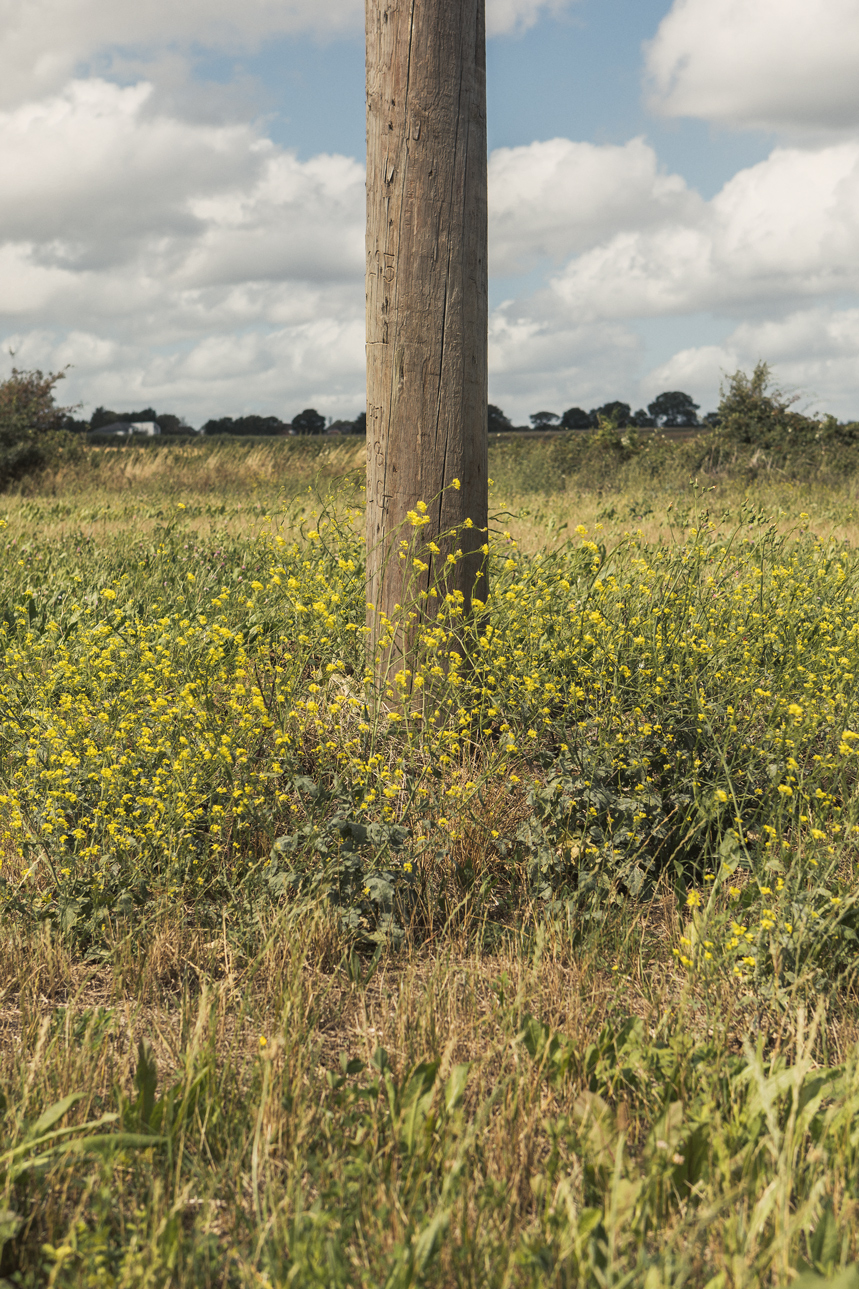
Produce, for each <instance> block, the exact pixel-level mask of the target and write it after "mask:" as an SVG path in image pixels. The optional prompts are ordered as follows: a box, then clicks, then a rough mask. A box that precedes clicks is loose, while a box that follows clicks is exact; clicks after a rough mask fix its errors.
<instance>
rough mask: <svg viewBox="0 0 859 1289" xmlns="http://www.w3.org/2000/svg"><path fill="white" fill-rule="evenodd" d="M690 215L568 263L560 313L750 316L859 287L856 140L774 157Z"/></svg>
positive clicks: (559, 286)
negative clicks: (704, 311)
mask: <svg viewBox="0 0 859 1289" xmlns="http://www.w3.org/2000/svg"><path fill="white" fill-rule="evenodd" d="M688 209H689V211H691V213H692V218H685V219H680V220H673V219H671V218H669V219H667V220H666V222H665V223H664V224H663V225H662V226H660V227H655V228H651V229H648V228H644V229H641V230H634V231H624V232H621V233H618V234H616V235H615V236H614V237H610V238H608V239H607V240H606V241H605V242H603V243H601V244H600V245H598V246H595V247H593V248H592V249H591V250H588V251H586V252H585V253H584V254H582V255H580V256H579V257H578V258H577V259H574V260H572V261H571V262H570V264H569V265H568V266H567V267H566V268H565V269H564V270H563V272H562V273H560V274H558V276H557V277H556V278H555V280H554V282H553V284H552V287H553V291H554V293H555V295H556V296H557V299H558V303H559V305H561V304H562V305H563V306H564V307H565V308H567V309H571V310H574V311H575V312H576V313H577V314H578V315H579V316H581V315H584V316H586V317H592V318H606V317H615V318H631V317H639V316H648V315H659V314H670V313H675V314H676V313H684V312H695V311H700V310H702V309H713V310H716V311H722V312H726V313H731V312H739V313H740V314H742V313H743V312H748V311H756V312H760V311H761V310H763V309H766V308H769V307H773V306H776V307H781V308H783V307H785V305H786V304H787V305H788V306H790V304H791V303H792V302H795V301H798V300H801V299H803V298H808V297H813V296H821V295H824V296H825V295H827V294H829V293H832V292H838V291H851V290H854V291H855V290H859V142H856V141H850V142H847V143H841V144H833V145H830V146H829V147H825V148H821V149H818V150H815V151H810V150H809V151H806V150H801V149H795V148H794V149H788V148H782V149H776V150H775V151H774V152H773V153H772V155H771V156H770V157H769V158H768V159H767V160H766V161H763V162H761V163H760V164H759V165H757V166H752V167H750V168H749V169H746V170H741V171H740V172H739V173H738V174H737V175H735V176H734V178H733V179H731V180H730V181H729V182H728V183H727V184H726V185H725V186H724V188H723V189H722V190H721V192H719V193H717V195H716V196H715V197H714V198H713V200H712V201H710V202H708V203H701V204H700V205H699V206H698V207H696V208H694V209H693V208H691V207H690V208H688ZM687 213H688V212H687Z"/></svg>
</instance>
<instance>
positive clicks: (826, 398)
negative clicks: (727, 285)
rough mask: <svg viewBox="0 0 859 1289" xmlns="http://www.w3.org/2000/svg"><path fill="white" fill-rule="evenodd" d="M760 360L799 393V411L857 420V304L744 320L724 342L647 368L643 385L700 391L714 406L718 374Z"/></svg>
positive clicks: (778, 380)
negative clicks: (648, 370)
mask: <svg viewBox="0 0 859 1289" xmlns="http://www.w3.org/2000/svg"><path fill="white" fill-rule="evenodd" d="M761 359H763V360H765V361H766V362H768V363H769V364H770V365H771V367H772V369H773V377H774V380H775V382H776V383H777V384H779V385H780V386H781V387H782V388H783V389H784V390H786V391H787V392H791V391H793V390H796V391H797V392H799V393H800V397H801V402H800V403H799V404H798V406H799V407H800V408H801V409H804V410H807V411H809V412H810V413H815V412H829V413H832V414H833V415H835V416H839V417H841V418H842V419H843V420H856V419H859V396H857V391H856V371H857V367H859V308H851V309H838V308H835V307H832V306H826V305H818V306H815V307H814V308H811V309H799V310H795V311H794V312H791V313H789V314H787V315H786V316H784V317H780V318H767V319H762V320H760V321H748V322H743V323H741V324H740V325H739V326H738V327H736V328H735V329H734V330H733V331H732V332H731V333H730V335H728V336H727V337H726V339H725V340H724V341H723V342H722V344H720V345H701V346H697V347H693V348H689V349H681V350H680V351H679V352H678V353H676V354H674V355H672V357H671V358H669V359H668V361H667V362H664V363H661V364H660V365H659V366H657V367H655V368H654V369H653V370H652V371H651V372H649V373H648V375H647V377H646V379H645V381H644V386H645V387H646V388H648V389H652V390H653V391H654V392H656V391H658V390H660V389H696V390H699V391H701V393H702V396H703V397H704V398H705V400H706V402H707V405H708V406H715V405H716V402H717V401H718V395H719V378H720V376H723V377H724V376H730V375H731V374H732V373H733V372H735V371H737V370H738V369H741V370H745V371H751V369H752V368H753V367H754V365H755V363H757V362H759V361H760V360H761Z"/></svg>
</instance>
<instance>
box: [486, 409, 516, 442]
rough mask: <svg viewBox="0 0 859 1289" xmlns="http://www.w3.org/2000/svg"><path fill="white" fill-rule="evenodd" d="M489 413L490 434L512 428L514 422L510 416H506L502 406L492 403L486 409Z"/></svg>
mask: <svg viewBox="0 0 859 1289" xmlns="http://www.w3.org/2000/svg"><path fill="white" fill-rule="evenodd" d="M486 411H487V413H488V417H487V420H488V427H489V433H490V434H501V433H502V432H503V431H504V430H512V429H513V423H512V421H511V420H510V417H509V416H505V415H504V413H503V412H502V411H501V408H500V407H496V406H495V404H494V403H490V404H489V406H488V408H487V409H486Z"/></svg>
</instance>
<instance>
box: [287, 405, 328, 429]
mask: <svg viewBox="0 0 859 1289" xmlns="http://www.w3.org/2000/svg"><path fill="white" fill-rule="evenodd" d="M292 428H293V429H294V430H295V432H296V434H321V433H322V432H323V430H324V429H325V417H324V416H321V415H320V413H319V412H317V411H316V408H315V407H306V408H305V409H304V411H303V412H299V413H298V415H297V416H293V418H292Z"/></svg>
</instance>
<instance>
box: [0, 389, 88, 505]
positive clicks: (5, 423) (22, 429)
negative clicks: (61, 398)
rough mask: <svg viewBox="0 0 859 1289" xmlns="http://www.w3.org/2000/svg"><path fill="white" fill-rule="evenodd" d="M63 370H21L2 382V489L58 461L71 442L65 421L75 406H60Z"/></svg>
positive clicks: (0, 419) (0, 396)
mask: <svg viewBox="0 0 859 1289" xmlns="http://www.w3.org/2000/svg"><path fill="white" fill-rule="evenodd" d="M64 375H65V373H64V372H49V373H48V374H47V375H45V374H44V373H43V372H41V371H29V372H27V371H19V370H18V369H17V368H13V369H12V374H11V376H9V377H7V379H6V380H5V381H2V382H0V490H3V489H4V488H7V487H8V486H9V485H10V484H11V483H14V482H15V481H16V480H18V479H21V478H22V477H24V476H27V475H36V474H38V473H39V472H40V471H41V470H43V469H44V468H45V467H46V466H48V465H50V464H52V463H54V462H56V461H57V460H58V459H59V458H60V457H61V456H62V455H63V453H64V451H65V452H66V454H67V455H68V447H69V445H68V443H67V441H66V439H65V436H64V435H63V434H62V428H63V424H64V422H65V420H66V418H67V416H68V415H69V414H70V413H71V411H73V410H74V409H72V408H67V407H57V405H56V403H55V401H54V391H55V389H56V386H57V384H58V383H59V381H61V380H62V379H63V378H64Z"/></svg>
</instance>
